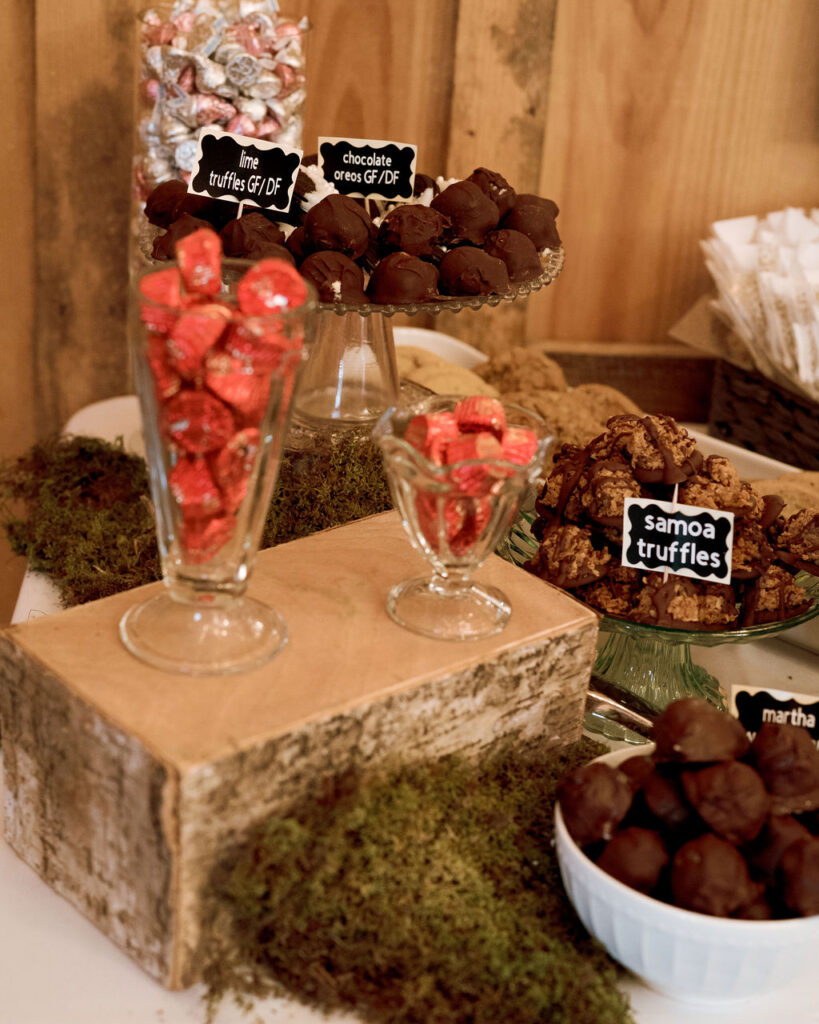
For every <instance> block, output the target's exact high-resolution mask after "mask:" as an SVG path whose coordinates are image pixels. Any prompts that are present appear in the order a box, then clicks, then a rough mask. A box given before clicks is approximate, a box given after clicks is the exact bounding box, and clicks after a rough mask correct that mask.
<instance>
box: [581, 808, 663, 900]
mask: <svg viewBox="0 0 819 1024" xmlns="http://www.w3.org/2000/svg"><path fill="white" fill-rule="evenodd" d="M668 860H669V857H668V851H667V850H666V848H665V843H664V842H663V840H662V839H661V837H660V836H659V835H658V834H657V833H656V832H652V831H651V830H650V829H647V828H640V827H639V826H637V825H632V826H631V827H630V828H624V829H623V830H622V831H620V832H616V833H615V834H614V835H613V836H612V838H611V839H610V840H609V841H608V842H607V843H606V845H605V847H604V849H603V852H602V853H601V854H600V856H599V857H598V858H597V866H598V867H599V868H602V869H603V871H606V872H607V873H608V874H610V875H611V876H612V877H613V878H616V879H617V880H618V881H619V882H623V884H624V885H630V886H631V888H632V889H637V891H638V892H643V893H646V894H648V893H650V892H651V891H652V889H654V888H656V886H657V883H658V882H659V880H660V874H661V872H662V870H663V868H664V867H665V866H666V864H667V863H668Z"/></svg>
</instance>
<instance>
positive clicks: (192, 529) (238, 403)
mask: <svg viewBox="0 0 819 1024" xmlns="http://www.w3.org/2000/svg"><path fill="white" fill-rule="evenodd" d="M177 258H178V262H177V265H176V266H174V267H171V268H168V269H165V270H159V271H156V272H155V273H151V274H147V275H146V276H145V277H143V278H142V280H141V281H140V292H141V295H142V299H143V301H142V304H141V309H140V315H141V319H142V321H143V323H144V324H145V326H146V328H147V330H146V341H145V348H144V356H145V362H146V364H147V367H148V371H149V372H150V374H151V377H152V380H153V385H154V391H155V394H156V399H157V403H158V405H159V420H160V429H161V432H162V436H163V441H164V445H165V447H166V450H167V452H168V465H167V466H166V471H167V473H168V485H169V488H170V492H171V495H172V497H173V499H174V502H175V504H176V508H177V510H178V513H179V530H178V534H179V544H180V547H181V549H182V551H183V552H184V553H185V556H186V557H187V559H188V560H189V561H192V562H197V561H198V562H205V561H208V560H209V559H211V558H212V557H213V556H214V555H215V554H216V552H218V551H219V550H220V549H221V548H222V547H223V546H224V545H225V544H226V543H227V542H228V541H229V540H230V538H231V537H232V536H233V534H234V531H235V528H236V522H237V515H238V514H239V510H240V507H241V506H242V503H243V501H244V499H245V497H246V495H247V493H248V487H249V483H250V480H251V479H252V475H253V473H254V471H255V469H256V462H257V456H258V454H259V451H260V431H261V430H262V429H266V423H267V419H266V417H267V416H268V413H269V408H270V407H271V406H275V405H276V404H277V402H278V404H282V403H284V404H286V403H287V402H289V398H290V395H291V393H292V390H293V386H294V383H295V374H296V370H297V366H298V363H299V361H300V359H301V351H302V338H301V336H300V334H299V332H298V331H297V330H296V331H293V330H287V329H285V327H284V325H283V323H282V321H281V317H280V316H278V315H277V314H280V313H284V312H286V311H288V310H292V309H295V308H296V307H299V306H301V305H303V304H304V303H305V301H306V299H307V289H306V287H305V284H304V281H303V279H302V278H301V277H300V276H299V275H298V274H297V273H296V271H295V270H293V268H292V267H291V266H290V265H289V264H287V263H282V262H281V261H279V260H263V261H260V262H259V263H257V264H256V265H255V266H254V267H252V268H251V269H250V270H248V272H247V273H246V274H245V275H244V276H243V277H242V278H241V280H240V281H239V282H238V284H237V286H236V294H235V302H231V301H228V299H227V298H224V297H222V296H220V295H218V293H219V292H220V289H221V287H222V267H221V263H222V251H221V244H220V241H219V236H218V235H217V234H216V233H215V232H213V231H211V230H206V231H201V232H196V233H195V234H192V235H189V236H188V237H187V238H185V239H184V240H183V241H182V242H181V243H180V244H179V246H178V248H177Z"/></svg>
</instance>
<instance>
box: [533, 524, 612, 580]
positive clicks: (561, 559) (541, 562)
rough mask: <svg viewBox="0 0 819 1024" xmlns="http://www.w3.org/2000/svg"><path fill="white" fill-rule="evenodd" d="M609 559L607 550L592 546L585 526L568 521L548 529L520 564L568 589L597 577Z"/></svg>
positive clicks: (602, 574) (599, 576) (602, 571)
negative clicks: (531, 553)
mask: <svg viewBox="0 0 819 1024" xmlns="http://www.w3.org/2000/svg"><path fill="white" fill-rule="evenodd" d="M610 562H611V554H610V553H609V552H608V551H607V550H605V549H604V550H598V549H597V548H596V547H595V546H594V544H593V543H592V535H591V532H590V531H589V530H586V529H583V528H581V527H579V526H573V525H571V524H569V525H566V526H557V527H554V528H552V529H549V530H548V531H547V532H546V533H545V534H544V536H543V540H542V541H541V542H540V547H539V548H538V550H537V553H536V554H535V555H534V557H533V558H531V559H529V561H528V562H525V563H524V566H523V568H524V569H526V570H528V571H529V572H531V573H532V574H533V575H535V576H539V577H540V578H541V579H542V580H547V581H548V582H549V583H554V584H555V586H558V587H563V588H564V589H570V588H572V587H580V586H583V585H584V584H586V583H593V582H594V581H595V580H599V579H601V578H602V577H603V576H605V575H606V573H607V572H608V568H609V563H610Z"/></svg>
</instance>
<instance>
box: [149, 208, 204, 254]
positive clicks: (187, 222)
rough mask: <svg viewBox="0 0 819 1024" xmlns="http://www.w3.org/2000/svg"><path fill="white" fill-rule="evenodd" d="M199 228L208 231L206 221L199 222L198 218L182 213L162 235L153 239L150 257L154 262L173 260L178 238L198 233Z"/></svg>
mask: <svg viewBox="0 0 819 1024" xmlns="http://www.w3.org/2000/svg"><path fill="white" fill-rule="evenodd" d="M200 228H207V229H208V230H210V224H209V223H208V222H207V221H206V220H200V219H199V218H198V217H191V215H190V214H189V213H183V214H182V216H181V217H177V219H176V220H175V221H174V222H173V223H172V224H171V226H170V227H169V228H168V230H167V231H166V232H165V233H164V234H162V235H157V237H156V238H155V239H154V245H153V249H152V250H151V255H152V256H153V258H154V259H155V260H172V259H174V258H175V257H176V243H177V242H178V241H179V240H180V238H185V237H186V236H187V235H192V234H193V233H194V231H198V230H199V229H200Z"/></svg>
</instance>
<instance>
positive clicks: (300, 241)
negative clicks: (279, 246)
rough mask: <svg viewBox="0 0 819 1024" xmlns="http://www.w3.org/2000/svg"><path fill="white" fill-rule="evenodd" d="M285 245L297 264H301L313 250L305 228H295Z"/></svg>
mask: <svg viewBox="0 0 819 1024" xmlns="http://www.w3.org/2000/svg"><path fill="white" fill-rule="evenodd" d="M284 244H285V246H286V247H287V250H288V252H290V253H292V255H293V259H294V260H295V261H296V263H297V264H298V263H301V261H302V260H303V259H304V258H305V257H307V256H309V255H310V252H311V249H310V246H309V245H308V244H307V239H306V237H305V235H304V227H303V226H299V227H297V228H293V230H292V231H291V232H290V234H289V235H288V236H287V238H286V239H285V242H284Z"/></svg>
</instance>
